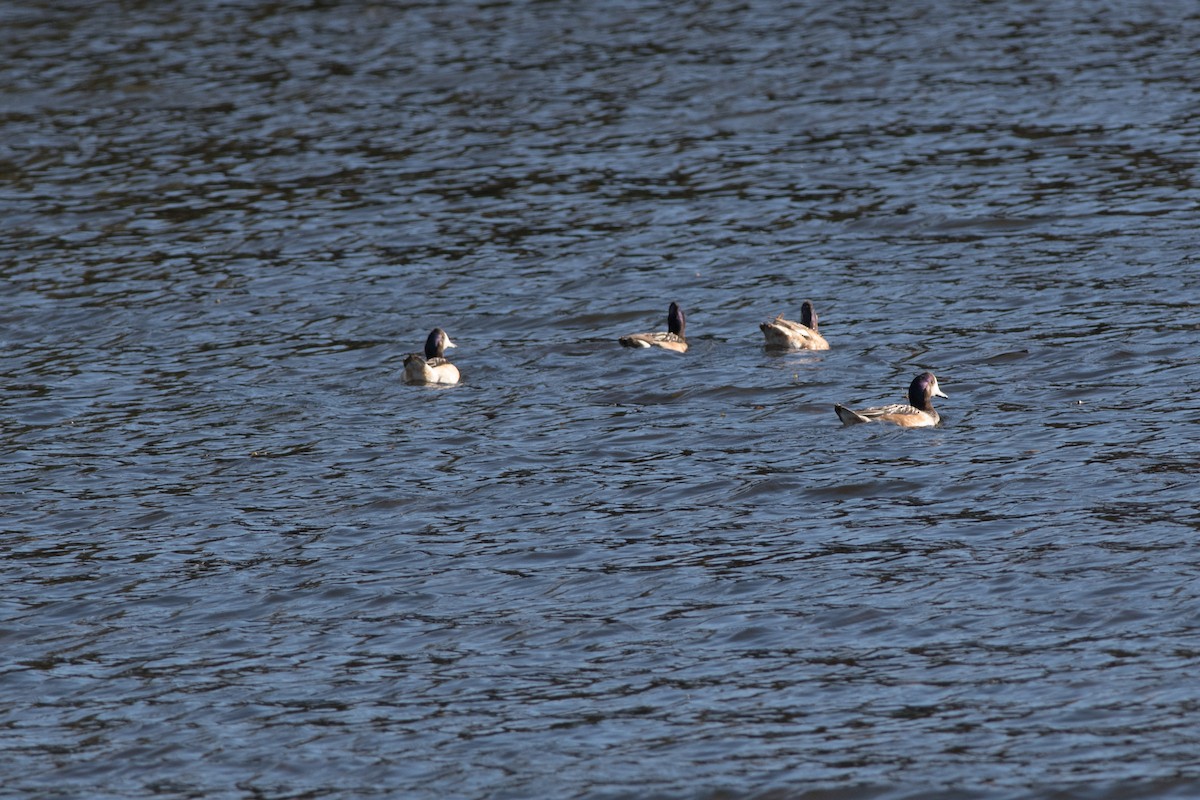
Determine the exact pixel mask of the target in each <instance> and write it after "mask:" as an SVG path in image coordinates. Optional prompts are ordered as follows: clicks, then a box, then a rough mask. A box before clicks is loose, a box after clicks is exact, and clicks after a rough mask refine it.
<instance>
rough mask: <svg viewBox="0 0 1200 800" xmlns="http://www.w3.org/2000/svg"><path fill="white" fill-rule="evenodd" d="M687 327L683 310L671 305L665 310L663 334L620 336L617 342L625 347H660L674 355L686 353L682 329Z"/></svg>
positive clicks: (660, 332)
mask: <svg viewBox="0 0 1200 800" xmlns="http://www.w3.org/2000/svg"><path fill="white" fill-rule="evenodd" d="M686 325H687V319H686V318H685V317H684V315H683V309H681V308H680V307H679V305H678V304H676V303H671V306H670V308H668V309H667V328H668V330H667V331H666V332H665V333H664V332H662V331H658V332H656V333H631V334H629V335H628V336H622V337H621V338H620V339H619V340H618V341H620V342H621V344H622V345H624V346H625V347H661V348H663V349H664V350H673V351H675V352H676V353H685V352H687V348H688V346H687V340H686V339H685V338H684V328H685V326H686Z"/></svg>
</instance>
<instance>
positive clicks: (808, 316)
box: [800, 300, 817, 331]
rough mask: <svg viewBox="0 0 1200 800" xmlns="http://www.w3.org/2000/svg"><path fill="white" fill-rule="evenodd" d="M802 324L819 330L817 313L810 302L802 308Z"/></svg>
mask: <svg viewBox="0 0 1200 800" xmlns="http://www.w3.org/2000/svg"><path fill="white" fill-rule="evenodd" d="M800 324H801V325H804V326H805V327H808V328H812V329H813V330H814V331H816V329H817V312H816V311H814V310H813V304H812V303H811V302H809V301H808V300H805V301H804V303H803V304H802V305H801V306H800Z"/></svg>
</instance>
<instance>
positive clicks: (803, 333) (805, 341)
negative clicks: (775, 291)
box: [758, 300, 829, 350]
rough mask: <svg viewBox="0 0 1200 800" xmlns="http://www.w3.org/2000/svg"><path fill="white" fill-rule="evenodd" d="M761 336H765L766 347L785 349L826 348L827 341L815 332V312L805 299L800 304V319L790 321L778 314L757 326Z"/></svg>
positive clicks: (827, 346)
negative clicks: (760, 330) (761, 333)
mask: <svg viewBox="0 0 1200 800" xmlns="http://www.w3.org/2000/svg"><path fill="white" fill-rule="evenodd" d="M758 327H759V328H761V329H762V332H763V336H765V337H766V338H767V347H779V348H783V349H786V350H828V349H829V342H827V341H825V337H824V336H822V335H821V334H819V333H817V312H815V311H813V305H812V303H810V302H809V301H807V300H805V301H804V303H803V304H802V305H801V306H800V321H799V322H792V321H791V320H788V319H784V318H783V315H782V314H780V315H779V316H778V317H776V318H775V319H772V320H768V321H766V322H764V323H762V324H760V325H759V326H758Z"/></svg>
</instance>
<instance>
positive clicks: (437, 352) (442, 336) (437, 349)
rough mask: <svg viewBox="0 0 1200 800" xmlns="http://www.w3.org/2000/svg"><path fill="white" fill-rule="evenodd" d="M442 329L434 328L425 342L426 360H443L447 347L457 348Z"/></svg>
mask: <svg viewBox="0 0 1200 800" xmlns="http://www.w3.org/2000/svg"><path fill="white" fill-rule="evenodd" d="M457 346H458V345H456V344H455V343H454V342H452V341H450V337H449V336H447V335H446V332H445V331H444V330H442V329H441V328H434V329H433V330H432V331H430V332H429V338H428V339H426V340H425V358H427V359H430V358H441V357H442V354H443V353H445V352H446V348H447V347H457Z"/></svg>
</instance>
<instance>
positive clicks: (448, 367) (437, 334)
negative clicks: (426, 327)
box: [404, 328, 459, 385]
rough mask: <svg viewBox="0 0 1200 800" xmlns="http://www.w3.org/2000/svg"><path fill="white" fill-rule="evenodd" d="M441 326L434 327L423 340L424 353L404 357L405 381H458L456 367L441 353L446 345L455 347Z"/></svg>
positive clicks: (449, 383) (444, 382)
mask: <svg viewBox="0 0 1200 800" xmlns="http://www.w3.org/2000/svg"><path fill="white" fill-rule="evenodd" d="M457 346H458V345H456V344H455V343H454V342H452V341H450V337H449V336H447V335H446V332H445V331H444V330H442V329H441V328H434V329H433V330H432V331H431V332H430V334H429V338H427V339H426V340H425V353H424V355H422V354H421V353H410V354H409V355H408V356H406V357H405V359H404V380H405V382H406V383H436V384H442V385H451V384H455V383H458V377H459V376H458V367H456V366H454V365H453V364H451V363H450V362H449V361H447V360H446V358H445V356H444V355H443V354H444V353H445V352H446V348H447V347H457Z"/></svg>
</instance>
